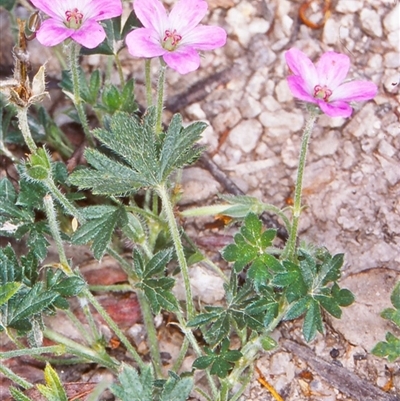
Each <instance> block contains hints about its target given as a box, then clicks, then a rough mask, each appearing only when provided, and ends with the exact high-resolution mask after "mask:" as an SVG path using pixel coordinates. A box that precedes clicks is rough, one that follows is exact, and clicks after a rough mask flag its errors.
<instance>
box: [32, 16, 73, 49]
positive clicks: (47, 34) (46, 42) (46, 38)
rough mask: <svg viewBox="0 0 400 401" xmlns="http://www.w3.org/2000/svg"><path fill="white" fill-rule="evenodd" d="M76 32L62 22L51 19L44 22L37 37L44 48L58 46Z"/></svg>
mask: <svg viewBox="0 0 400 401" xmlns="http://www.w3.org/2000/svg"><path fill="white" fill-rule="evenodd" d="M74 32H75V30H73V29H69V28H67V27H66V26H65V25H64V24H63V23H62V22H61V21H59V20H55V19H53V18H51V19H47V20H46V21H43V22H42V25H41V26H40V29H39V30H38V32H37V34H36V37H37V40H38V41H39V42H40V43H41V44H42V45H43V46H56V45H58V44H60V43H61V42H63V41H64V40H65V39H67V38H69V37H70V36H71V35H72V34H73V33H74Z"/></svg>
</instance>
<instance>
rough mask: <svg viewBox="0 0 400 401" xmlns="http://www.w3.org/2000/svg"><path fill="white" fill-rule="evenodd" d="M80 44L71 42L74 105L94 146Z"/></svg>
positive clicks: (70, 57) (70, 64) (90, 143)
mask: <svg viewBox="0 0 400 401" xmlns="http://www.w3.org/2000/svg"><path fill="white" fill-rule="evenodd" d="M78 58H79V45H78V44H77V43H75V42H73V41H72V42H71V43H70V55H69V68H70V71H71V78H72V86H73V91H74V105H75V108H76V111H77V112H78V117H79V121H80V122H81V124H82V128H83V132H84V133H85V136H86V139H87V141H88V143H89V145H90V146H92V147H93V146H94V140H93V137H92V134H91V133H90V129H89V123H88V120H87V117H86V113H85V108H84V105H83V103H82V99H81V93H80V83H79V60H78Z"/></svg>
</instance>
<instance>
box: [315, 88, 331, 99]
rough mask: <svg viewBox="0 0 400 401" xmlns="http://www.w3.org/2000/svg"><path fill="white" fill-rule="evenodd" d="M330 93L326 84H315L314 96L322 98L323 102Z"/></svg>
mask: <svg viewBox="0 0 400 401" xmlns="http://www.w3.org/2000/svg"><path fill="white" fill-rule="evenodd" d="M331 95H332V91H331V90H330V89H329V88H328V87H327V86H325V85H324V86H321V85H315V87H314V97H317V98H319V99H323V100H324V101H325V102H328V101H329V96H331Z"/></svg>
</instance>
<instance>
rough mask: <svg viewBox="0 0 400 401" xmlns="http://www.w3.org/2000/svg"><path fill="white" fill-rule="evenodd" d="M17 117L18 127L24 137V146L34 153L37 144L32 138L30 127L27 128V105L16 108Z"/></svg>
mask: <svg viewBox="0 0 400 401" xmlns="http://www.w3.org/2000/svg"><path fill="white" fill-rule="evenodd" d="M17 119H18V127H19V129H20V130H21V133H22V136H23V137H24V141H25V143H26V146H28V148H29V151H30V152H31V153H35V151H36V149H37V146H36V143H35V141H34V140H33V138H32V134H31V129H30V128H29V124H28V108H27V107H18V108H17Z"/></svg>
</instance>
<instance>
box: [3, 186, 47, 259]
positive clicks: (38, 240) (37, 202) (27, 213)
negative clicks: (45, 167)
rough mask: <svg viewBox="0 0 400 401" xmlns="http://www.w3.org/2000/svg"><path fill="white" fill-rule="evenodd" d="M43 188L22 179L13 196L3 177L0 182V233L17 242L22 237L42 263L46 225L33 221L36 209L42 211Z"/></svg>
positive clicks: (13, 190)
mask: <svg viewBox="0 0 400 401" xmlns="http://www.w3.org/2000/svg"><path fill="white" fill-rule="evenodd" d="M45 194H46V192H45V189H44V188H43V186H42V185H41V184H40V183H32V182H29V181H26V180H24V179H22V180H21V181H20V192H19V194H17V192H16V191H15V189H14V187H13V185H12V184H11V182H10V181H9V180H8V179H7V178H3V179H2V180H0V233H1V235H3V236H6V237H13V238H15V239H17V240H21V239H22V237H24V236H25V235H26V236H27V237H26V242H27V246H28V247H29V248H30V249H31V250H32V251H33V253H34V254H35V256H36V257H37V258H38V259H39V260H42V259H44V258H45V257H46V255H47V246H48V241H47V239H46V238H45V234H46V233H47V232H48V228H47V224H46V223H45V222H43V221H38V220H37V219H36V210H42V209H43V196H44V195H45Z"/></svg>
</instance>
